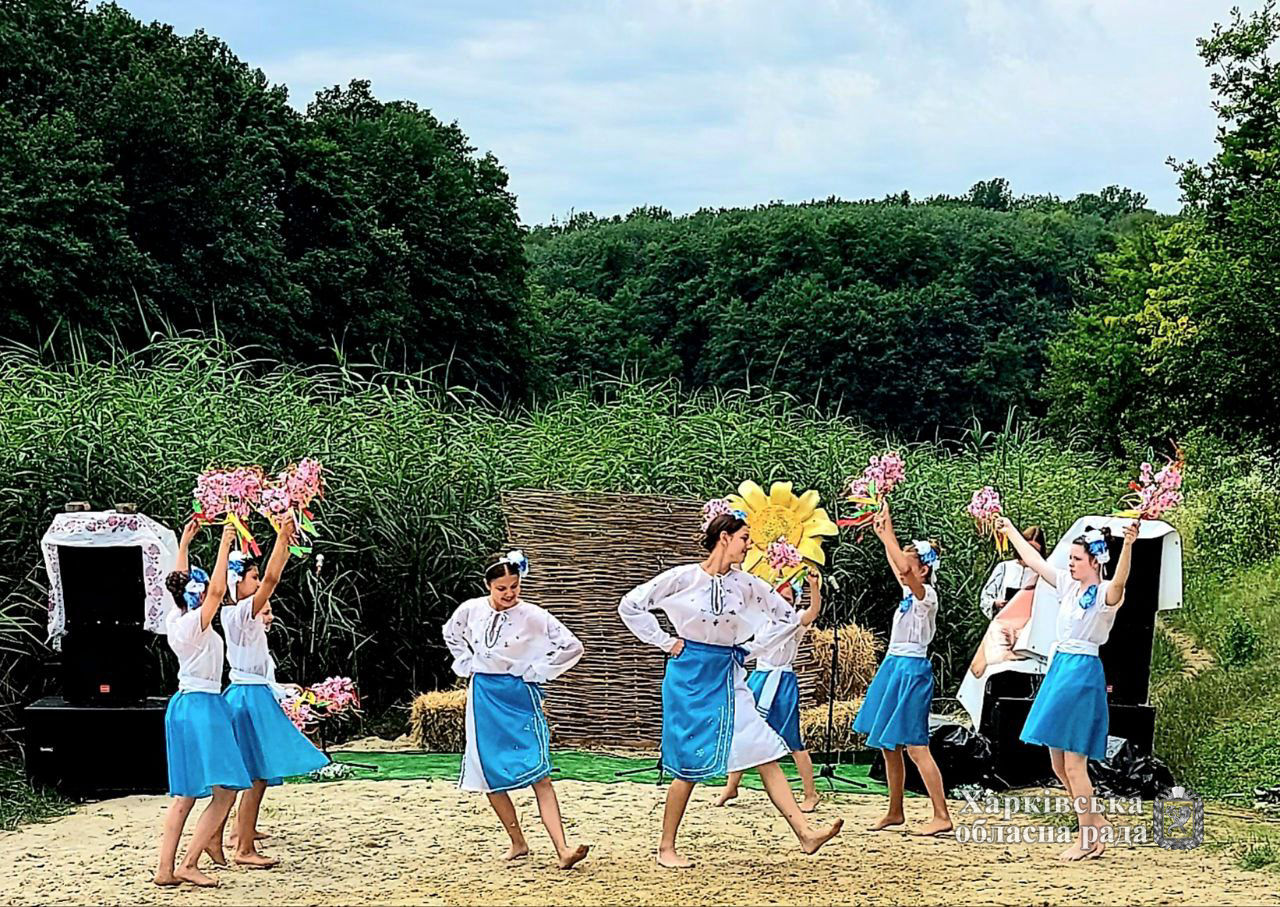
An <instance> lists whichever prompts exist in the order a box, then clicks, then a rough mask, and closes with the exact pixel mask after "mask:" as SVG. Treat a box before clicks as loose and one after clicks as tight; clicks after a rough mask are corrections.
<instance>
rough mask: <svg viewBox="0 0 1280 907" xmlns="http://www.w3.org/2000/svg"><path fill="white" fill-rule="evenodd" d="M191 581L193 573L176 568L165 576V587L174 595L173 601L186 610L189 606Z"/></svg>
mask: <svg viewBox="0 0 1280 907" xmlns="http://www.w3.org/2000/svg"><path fill="white" fill-rule="evenodd" d="M190 581H191V574H190V573H188V572H187V571H185V570H175V571H173V572H172V573H170V574H169V575H168V576H166V577H165V578H164V585H165V588H166V589H168V590H169V594H170V595H172V596H173V603H174V604H175V605H177V606H178V607H179V608H182V609H184V610H185V609H186V607H187V599H186V591H187V583H189V582H190Z"/></svg>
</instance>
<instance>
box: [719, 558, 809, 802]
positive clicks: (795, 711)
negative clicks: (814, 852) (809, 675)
mask: <svg viewBox="0 0 1280 907" xmlns="http://www.w3.org/2000/svg"><path fill="white" fill-rule="evenodd" d="M808 586H809V607H807V608H805V609H804V611H802V612H800V626H801V630H800V632H799V633H797V634H796V635H795V636H793V637H791V638H790V639H788V640H786V641H785V642H783V643H780V644H779V645H778V646H777V647H775V648H774V649H773V650H771V651H769V652H760V653H757V655H756V669H755V670H754V671H752V672H751V674H750V676H748V677H747V686H748V687H750V688H751V693H752V695H753V696H755V698H756V711H757V712H759V713H760V714H761V715H763V716H764V720H765V721H767V722H768V723H769V727H771V728H773V729H774V730H775V731H777V732H778V733H779V734H780V735H781V736H782V739H783V740H785V741H786V743H787V747H788V748H789V749H790V750H791V758H792V759H793V760H795V763H796V769H797V771H799V772H800V780H801V782H802V783H803V784H804V801H803V802H802V803H801V804H800V811H801V812H802V813H811V812H813V811H814V810H815V809H817V808H818V800H819V797H818V788H817V787H816V786H815V785H814V783H813V760H812V759H810V758H809V751H808V750H807V749H806V748H805V745H804V741H802V740H801V739H800V686H799V684H797V683H796V671H795V667H794V663H795V660H796V655H797V654H798V652H799V650H800V640H801V638H802V637H803V636H804V633H805V631H806V630H808V629H809V627H811V626H813V622H814V621H815V620H817V619H818V612H819V611H820V610H821V608H822V592H821V589H820V584H819V580H818V574H817V573H815V572H813V571H810V572H809V576H808ZM778 594H779V595H781V596H782V597H783V598H784V599H786V601H787V604H789V605H792V606H793V607H794V605H795V603H796V602H797V601H798V600H799V598H800V594H801V593H800V580H799V579H797V580H795V582H794V583H783V584H782V586H781V587H779V589H778ZM741 781H742V772H730V773H729V780H728V783H727V784H725V788H724V790H723V791H721V793H720V796H719V797H717V798H716V806H724V805H725V804H726V803H728V802H729V801H730V800H732V799H733V798H734V797H736V796H738V784H739V783H740V782H741Z"/></svg>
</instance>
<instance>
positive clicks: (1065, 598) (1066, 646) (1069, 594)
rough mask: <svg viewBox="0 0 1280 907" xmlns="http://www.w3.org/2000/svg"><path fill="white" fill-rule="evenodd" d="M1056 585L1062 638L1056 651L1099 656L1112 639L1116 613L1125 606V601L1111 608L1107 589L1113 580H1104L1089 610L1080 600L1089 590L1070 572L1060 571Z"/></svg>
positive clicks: (1121, 600)
mask: <svg viewBox="0 0 1280 907" xmlns="http://www.w3.org/2000/svg"><path fill="white" fill-rule="evenodd" d="M1054 586H1055V588H1056V589H1057V591H1058V638H1057V641H1056V642H1055V643H1054V644H1053V647H1054V649H1055V650H1057V651H1059V652H1073V653H1075V654H1077V655H1097V654H1098V649H1099V648H1100V647H1101V646H1102V644H1103V643H1105V642H1106V641H1107V640H1108V639H1109V638H1110V637H1111V628H1112V627H1113V626H1115V622H1116V612H1117V611H1118V610H1119V608H1120V605H1122V604H1124V598H1123V597H1122V598H1121V599H1120V601H1119V602H1117V603H1116V604H1115V605H1108V604H1107V589H1108V588H1109V587H1110V586H1111V581H1110V580H1103V581H1102V582H1100V583H1098V594H1097V598H1096V599H1095V601H1094V603H1093V604H1092V605H1091V606H1090V607H1088V608H1081V607H1080V597H1081V596H1082V595H1084V593H1085V592H1086V591H1088V587H1087V586H1085V585H1084V584H1083V583H1081V582H1080V581H1079V580H1075V579H1072V578H1071V570H1070V569H1067V570H1059V571H1058V579H1057V582H1056V583H1054Z"/></svg>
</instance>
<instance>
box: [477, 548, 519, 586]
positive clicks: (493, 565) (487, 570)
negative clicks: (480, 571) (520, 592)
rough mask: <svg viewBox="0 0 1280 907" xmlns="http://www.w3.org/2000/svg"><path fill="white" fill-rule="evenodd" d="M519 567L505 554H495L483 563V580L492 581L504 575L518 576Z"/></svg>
mask: <svg viewBox="0 0 1280 907" xmlns="http://www.w3.org/2000/svg"><path fill="white" fill-rule="evenodd" d="M519 575H520V569H519V568H518V567H517V566H516V565H515V564H513V563H511V562H510V561H509V560H507V556H506V555H505V554H495V555H493V556H491V557H490V558H489V560H488V561H487V562H486V563H485V565H484V581H485V582H486V583H492V582H494V581H495V580H499V579H501V578H502V577H504V576H519Z"/></svg>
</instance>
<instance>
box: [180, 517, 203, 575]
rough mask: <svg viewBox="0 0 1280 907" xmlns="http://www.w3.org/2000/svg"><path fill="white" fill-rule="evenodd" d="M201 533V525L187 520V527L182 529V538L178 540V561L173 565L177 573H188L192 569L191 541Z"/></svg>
mask: <svg viewBox="0 0 1280 907" xmlns="http://www.w3.org/2000/svg"><path fill="white" fill-rule="evenodd" d="M199 531H200V524H199V523H198V522H196V521H195V520H194V519H192V520H187V525H185V526H183V527H182V538H180V539H178V559H177V560H176V561H174V564H173V569H174V570H175V571H176V572H178V573H186V572H187V571H188V570H190V569H191V540H192V539H194V538H195V537H196V534H197V533H198V532H199Z"/></svg>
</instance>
